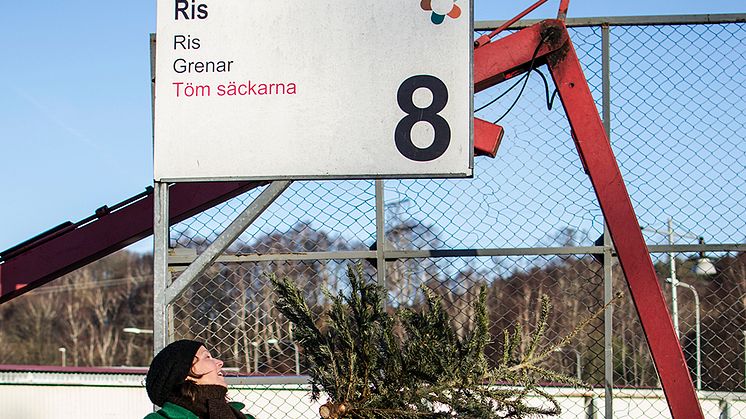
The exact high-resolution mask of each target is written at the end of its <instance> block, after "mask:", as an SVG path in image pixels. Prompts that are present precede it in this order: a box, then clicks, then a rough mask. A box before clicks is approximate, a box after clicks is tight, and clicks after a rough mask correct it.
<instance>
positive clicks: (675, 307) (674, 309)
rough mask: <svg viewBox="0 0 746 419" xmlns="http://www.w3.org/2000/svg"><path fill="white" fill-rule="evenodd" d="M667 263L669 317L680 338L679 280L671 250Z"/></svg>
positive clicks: (670, 226) (671, 239) (670, 237)
mask: <svg viewBox="0 0 746 419" xmlns="http://www.w3.org/2000/svg"><path fill="white" fill-rule="evenodd" d="M668 244H669V245H671V246H673V244H674V232H673V218H669V219H668ZM668 264H669V265H670V268H671V277H670V279H671V319H672V320H673V330H675V331H676V337H677V338H679V339H681V334H680V333H679V297H678V293H677V291H676V287H677V286H678V284H679V280H678V278H676V256H675V255H674V253H673V251H671V252H669V253H668Z"/></svg>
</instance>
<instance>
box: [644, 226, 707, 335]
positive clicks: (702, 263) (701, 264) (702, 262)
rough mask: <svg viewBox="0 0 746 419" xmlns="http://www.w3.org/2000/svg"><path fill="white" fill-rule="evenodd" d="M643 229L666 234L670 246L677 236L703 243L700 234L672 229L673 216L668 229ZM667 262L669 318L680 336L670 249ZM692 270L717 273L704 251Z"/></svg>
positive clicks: (673, 259)
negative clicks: (669, 299) (668, 269)
mask: <svg viewBox="0 0 746 419" xmlns="http://www.w3.org/2000/svg"><path fill="white" fill-rule="evenodd" d="M643 230H645V231H650V232H653V233H658V234H663V235H666V236H667V237H668V244H669V245H670V246H673V245H674V244H675V241H676V240H675V239H676V237H677V236H678V237H688V238H694V239H697V240H698V242H699V244H700V245H704V244H705V239H704V238H703V237H701V236H695V235H694V234H690V233H683V234H681V233H676V232H675V231H673V218H671V217H669V218H668V229H667V230H666V231H661V230H656V229H654V228H648V227H644V228H643ZM668 264H669V268H670V276H669V278H667V279H666V281H668V282H669V283H670V284H671V320H672V321H673V328H674V330H675V331H676V337H677V338H680V337H681V333H680V332H679V297H678V292H677V291H678V290H677V287H678V285H679V284H680V282H679V280H678V278H677V276H676V256H675V255H674V252H673V250H670V251H669V252H668ZM692 272H694V273H695V274H697V275H714V274H716V273H717V272H716V271H715V265H713V263H712V261H711V260H710V258H708V257H706V256H705V253H704V251H700V252H699V258H698V259H697V262H696V264H695V265H694V266H693V267H692ZM687 285H688V284H687ZM695 293H696V291H695Z"/></svg>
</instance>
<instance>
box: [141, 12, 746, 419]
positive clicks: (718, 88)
mask: <svg viewBox="0 0 746 419" xmlns="http://www.w3.org/2000/svg"><path fill="white" fill-rule="evenodd" d="M744 22H746V15H717V16H716V15H706V16H669V17H639V18H627V17H621V18H588V19H568V27H570V33H571V36H572V40H573V43H574V44H575V46H576V49H577V50H578V54H579V55H580V59H581V62H582V64H583V66H584V70H585V72H586V75H587V77H588V78H589V84H590V86H591V89H592V91H593V94H594V96H595V98H596V100H597V104H598V109H599V112H600V113H601V115H602V117H603V119H604V122H605V124H606V126H607V130H608V132H609V134H610V139H611V142H612V147H613V148H614V151H615V153H616V155H617V158H618V160H619V165H620V167H621V170H622V172H623V175H624V177H625V181H626V184H627V188H628V189H629V191H630V195H631V198H632V201H633V203H634V205H635V210H636V212H637V215H638V218H639V220H640V224H641V225H642V226H643V232H644V234H645V237H646V240H647V243H648V245H649V250H650V252H651V254H652V256H653V260H654V262H656V270H657V271H658V273H659V277H660V281H661V284H662V286H663V289H664V292H665V293H666V295H667V297H668V298H670V304H671V312H672V314H673V319H674V324H675V326H676V328H677V330H678V333H679V336H680V340H681V343H682V347H683V349H684V353H685V355H686V358H687V362H688V364H689V367H690V368H689V369H690V372H691V374H692V378H693V381H694V382H695V383H696V386H697V388H698V393H699V395H700V399H701V403H702V406H703V409H704V411H705V415H706V416H707V417H718V416H719V417H733V418H734V417H740V416H746V407H744V406H745V404H744V402H743V401H744V400H746V321H745V320H746V252H745V251H746V163H745V162H746V141H744V138H745V137H746V100H745V99H744V98H745V97H746V70H745V68H746V58H744V57H746V23H744ZM531 23H533V22H526V23H525V24H526V25H528V24H531ZM498 25H499V22H481V23H478V24H477V29H479V30H480V31H484V30H487V29H490V28H492V27H497V26H498ZM476 36H479V34H475V37H476ZM544 77H545V76H543V75H541V74H538V73H535V72H532V73H531V74H530V76H529V78H528V79H525V80H524V79H520V80H518V81H517V83H516V87H515V88H514V89H512V90H511V91H509V92H508V91H507V87H509V86H505V85H500V86H497V87H495V88H494V89H489V90H487V91H485V92H483V93H480V94H479V95H477V97H475V108H476V109H477V110H478V111H477V113H476V116H478V117H480V118H482V119H485V120H488V121H496V120H500V122H499V123H500V124H501V125H503V126H504V127H505V129H506V134H505V138H504V139H503V142H502V145H501V149H500V150H499V151H498V155H497V158H495V159H494V160H491V159H485V158H477V159H476V163H475V176H474V178H473V179H468V180H386V181H326V182H295V183H292V184H289V185H274V186H273V185H270V186H268V187H266V188H264V192H263V191H262V190H255V191H251V192H249V193H246V194H244V195H241V196H239V197H237V198H235V199H232V200H230V201H228V202H227V203H225V204H223V205H220V206H218V207H215V208H213V209H210V210H208V211H205V212H203V213H202V214H199V215H197V216H195V217H193V218H191V219H189V220H187V221H184V222H182V223H179V224H178V225H176V226H174V227H172V228H171V229H170V243H169V244H168V246H169V247H170V248H171V249H172V250H170V257H169V258H168V264H169V271H168V272H163V273H162V274H161V275H162V276H164V277H166V278H169V277H171V278H175V277H176V276H178V275H179V274H180V273H181V271H182V270H183V267H184V266H186V265H187V264H189V263H190V262H192V261H194V260H195V259H196V258H197V257H201V258H202V259H206V260H208V261H211V262H210V263H208V264H206V265H205V270H204V272H201V273H199V275H197V276H196V277H195V278H196V279H195V280H194V281H193V282H191V283H187V282H189V281H186V282H185V281H184V280H183V279H182V280H181V282H184V283H183V284H181V285H182V286H180V287H179V288H180V289H179V291H180V292H178V293H175V292H173V291H171V292H170V293H165V292H159V287H160V289H161V290H162V289H163V284H161V285H159V284H158V283H156V312H159V313H162V315H160V316H159V317H157V318H156V323H155V330H156V333H157V334H158V335H159V336H158V338H160V339H158V340H159V341H160V342H161V344H162V343H164V342H166V341H170V340H173V339H177V338H182V337H195V338H199V339H202V340H205V341H207V342H209V344H210V346H212V347H214V348H216V349H217V350H218V351H219V353H220V356H221V357H222V359H224V360H225V361H226V365H227V366H228V367H230V368H233V369H236V370H237V371H238V372H239V375H240V378H235V379H232V382H233V383H234V384H236V385H238V384H240V385H242V386H247V385H250V386H253V387H251V388H252V390H241V392H240V393H239V394H241V395H243V396H245V398H246V400H250V401H252V402H253V403H258V404H257V406H260V405H261V406H262V407H261V409H262V411H260V412H255V413H256V414H257V416H259V417H285V415H287V416H288V417H307V418H313V417H315V415H316V413H315V412H314V411H313V410H310V409H309V408H308V407H307V405H305V404H303V405H298V404H292V405H291V404H289V403H286V401H285V400H284V399H283V397H284V396H282V394H285V392H284V391H278V390H277V389H282V390H291V391H295V390H298V389H300V390H303V389H304V388H305V386H304V383H305V382H306V379H305V377H304V376H303V374H304V372H305V368H306V367H305V364H304V362H305V360H304V357H303V352H302V349H301V348H299V346H298V345H297V343H296V342H295V341H294V339H293V330H292V327H291V325H290V324H288V323H287V321H285V320H284V319H283V318H282V317H281V316H280V315H279V314H278V313H277V312H276V310H275V309H274V308H273V306H272V303H273V296H272V291H271V288H270V286H269V283H268V280H267V278H266V276H265V275H264V274H266V273H274V274H276V275H279V276H289V277H291V278H293V279H294V280H296V281H297V282H298V284H300V285H301V287H302V288H303V290H304V292H305V293H306V296H307V298H308V299H309V300H310V301H312V302H314V303H315V304H316V305H315V309H317V310H319V311H320V310H322V309H323V307H324V305H325V304H327V299H326V297H325V295H324V293H323V292H322V291H321V290H322V289H324V288H327V289H330V290H333V291H334V290H344V289H345V287H346V280H345V275H344V271H345V268H346V266H348V265H349V264H354V263H362V264H363V265H364V267H365V269H366V272H368V273H369V274H370V275H371V278H377V280H378V281H379V282H380V283H381V284H382V285H383V286H385V287H386V288H387V289H388V290H389V299H388V306H389V307H390V308H391V309H392V310H393V309H396V308H397V307H402V306H410V305H417V304H419V303H420V302H421V301H422V291H421V290H422V287H428V288H430V289H432V290H435V291H436V292H437V293H439V294H440V295H442V296H443V298H444V301H445V303H446V305H447V307H448V309H449V311H450V312H451V314H452V316H453V318H454V323H455V324H456V327H457V328H458V329H459V330H461V331H464V330H466V329H468V327H470V322H471V311H470V310H471V306H470V304H471V303H472V302H473V301H474V298H475V295H476V292H477V290H478V287H479V286H480V285H485V286H487V287H488V290H489V301H488V304H489V311H490V316H491V320H492V324H493V326H492V333H493V336H494V339H493V343H492V344H491V345H490V347H489V352H488V356H489V357H496V356H497V354H499V353H500V349H501V346H500V345H501V342H502V339H501V335H500V334H501V333H502V331H503V330H504V329H506V328H508V327H510V326H511V325H513V324H515V323H521V324H522V325H523V326H524V330H525V331H527V332H528V331H529V330H530V328H531V325H532V324H534V322H535V321H536V315H537V312H538V311H537V309H536V303H537V299H538V298H539V296H541V295H549V296H550V297H551V299H552V302H553V306H554V309H553V315H552V321H551V325H550V330H549V337H550V338H554V337H558V336H562V335H564V334H566V333H569V331H571V330H572V329H573V327H574V326H575V325H576V324H578V323H579V321H580V319H582V318H584V317H586V316H588V315H589V314H590V313H592V312H593V311H595V310H597V309H598V308H600V307H602V306H603V304H604V303H605V302H606V301H609V300H610V299H611V298H612V296H613V295H614V293H616V292H626V286H625V285H624V279H623V278H622V276H621V275H622V273H621V271H620V270H619V269H618V267H617V265H615V264H614V250H613V246H612V244H611V243H610V241H609V239H608V235H604V234H603V232H604V220H603V217H602V215H601V211H600V209H599V207H598V205H597V203H596V199H595V196H594V194H593V190H592V187H591V185H590V182H589V180H588V179H587V176H586V175H585V174H584V172H583V167H582V166H581V164H580V161H579V159H578V156H577V154H576V151H575V150H574V147H573V144H572V141H571V140H570V136H569V132H568V131H569V129H568V123H567V121H566V119H565V116H564V113H563V112H562V111H561V110H559V109H558V108H559V104H555V106H553V107H552V109H551V110H549V109H547V108H548V106H547V105H548V104H549V103H551V97H552V88H553V86H552V85H551V84H545V83H544V81H543V79H544ZM509 84H510V83H508V85H509ZM498 96H501V98H500V99H499V100H496V101H495V102H493V103H491V102H492V100H493V99H495V98H498ZM514 102H515V106H513V104H514ZM504 114H505V116H503V115H504ZM226 158H229V156H226ZM273 187H274V188H276V189H280V190H281V191H280V192H282V190H284V192H282V194H281V195H279V196H278V197H277V199H276V200H275V201H274V203H272V204H271V205H269V207H268V209H267V210H266V211H264V212H263V213H261V211H259V212H260V213H261V215H259V213H256V212H253V211H254V210H253V209H252V207H251V205H250V204H251V203H252V202H254V200H255V199H256V198H257V197H259V196H260V194H266V193H269V194H270V195H272V194H273V193H271V192H267V191H268V190H270V189H272V188H273ZM285 188H287V189H285ZM266 199H267V198H262V200H263V202H264V203H265V204H266V203H267V202H266ZM269 202H271V200H270V201H269ZM253 205H255V206H256V205H257V204H256V203H255V202H254V204H253ZM265 206H266V205H265ZM247 208H249V210H248V212H249V213H251V214H248V215H247V212H246V211H247V210H246V209H247ZM252 212H253V213H252ZM241 213H243V216H244V217H246V216H249V217H252V218H253V217H254V216H256V217H255V218H256V219H255V221H253V224H251V225H250V226H249V227H248V229H247V230H246V231H245V232H244V233H243V234H240V235H238V239H237V240H236V241H234V242H232V243H227V244H226V243H223V246H219V245H218V244H214V243H215V242H216V239H217V241H220V240H224V239H225V236H224V237H222V238H218V237H219V235H220V234H221V233H223V231H224V230H226V229H229V228H233V229H235V225H234V226H233V227H229V225H230V224H231V223H232V222H233V221H234V220H235V219H236V218H237V217H238V216H239V214H241ZM211 245H213V246H212V248H211V247H210V246H211ZM163 246H166V244H165V243H164V244H163ZM216 248H225V250H224V251H220V252H218V253H215V254H212V253H211V252H214V250H215V249H216ZM206 249H209V250H207V251H206ZM708 260H709V262H711V266H710V265H707V264H706V262H707V261H708ZM703 269H704V271H703ZM711 269H714V271H712V270H711ZM187 277H188V275H187ZM547 366H548V367H550V368H554V369H557V370H560V371H562V372H565V373H567V374H571V375H577V376H578V377H580V378H581V379H582V380H584V381H586V382H588V383H589V384H591V385H593V386H594V388H595V389H594V390H593V391H587V390H582V389H578V391H586V393H584V394H585V396H584V397H581V398H578V397H574V398H567V399H566V400H565V401H563V404H564V406H565V407H566V411H567V412H570V413H568V415H570V416H567V417H577V412H583V414H585V415H586V416H587V417H606V418H611V417H614V418H623V417H635V418H639V417H650V418H658V417H666V416H667V415H668V411H667V409H666V408H665V404H664V405H663V409H661V408H660V406H661V397H662V396H661V393H660V391H657V390H656V389H659V388H660V386H659V380H658V376H657V374H656V371H655V368H654V366H653V364H652V361H651V358H650V355H649V352H648V349H647V344H646V341H645V337H644V335H643V333H642V331H641V328H640V325H639V322H638V319H637V314H636V312H635V310H634V307H633V305H632V304H631V302H629V301H627V302H626V303H625V304H622V305H617V306H615V307H614V308H612V309H609V310H607V312H606V315H605V316H604V318H602V319H598V320H597V321H595V322H594V323H593V324H592V325H591V327H590V328H589V329H588V330H586V332H585V333H584V334H582V335H581V336H580V337H578V338H577V339H575V340H574V341H573V342H572V343H571V344H570V345H567V346H565V347H563V348H561V350H559V351H557V353H556V356H555V357H553V358H552V359H550V360H548V361H547ZM243 388H247V387H243ZM257 397H259V399H261V403H259V402H258V401H257V400H258V399H257Z"/></svg>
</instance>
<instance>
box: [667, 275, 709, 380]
mask: <svg viewBox="0 0 746 419" xmlns="http://www.w3.org/2000/svg"><path fill="white" fill-rule="evenodd" d="M669 282H671V284H672V285H673V282H672V281H671V280H670V278H669ZM676 286H678V287H684V288H687V289H689V290H690V291H691V292H692V294H694V333H695V337H694V339H695V343H694V346H695V353H696V355H695V356H696V358H697V367H696V368H697V371H696V380H697V391H699V390H702V349H701V348H702V347H701V344H700V342H701V333H700V331H701V328H700V325H701V322H700V310H699V294H698V293H697V289H696V288H694V287H693V286H692V285H690V284H687V283H685V282H676Z"/></svg>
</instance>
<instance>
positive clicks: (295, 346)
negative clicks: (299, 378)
mask: <svg viewBox="0 0 746 419" xmlns="http://www.w3.org/2000/svg"><path fill="white" fill-rule="evenodd" d="M288 334H289V335H290V342H291V343H292V344H293V350H294V351H295V375H300V356H299V355H298V343H297V342H296V341H295V339H294V338H293V323H292V322H291V323H288Z"/></svg>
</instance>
